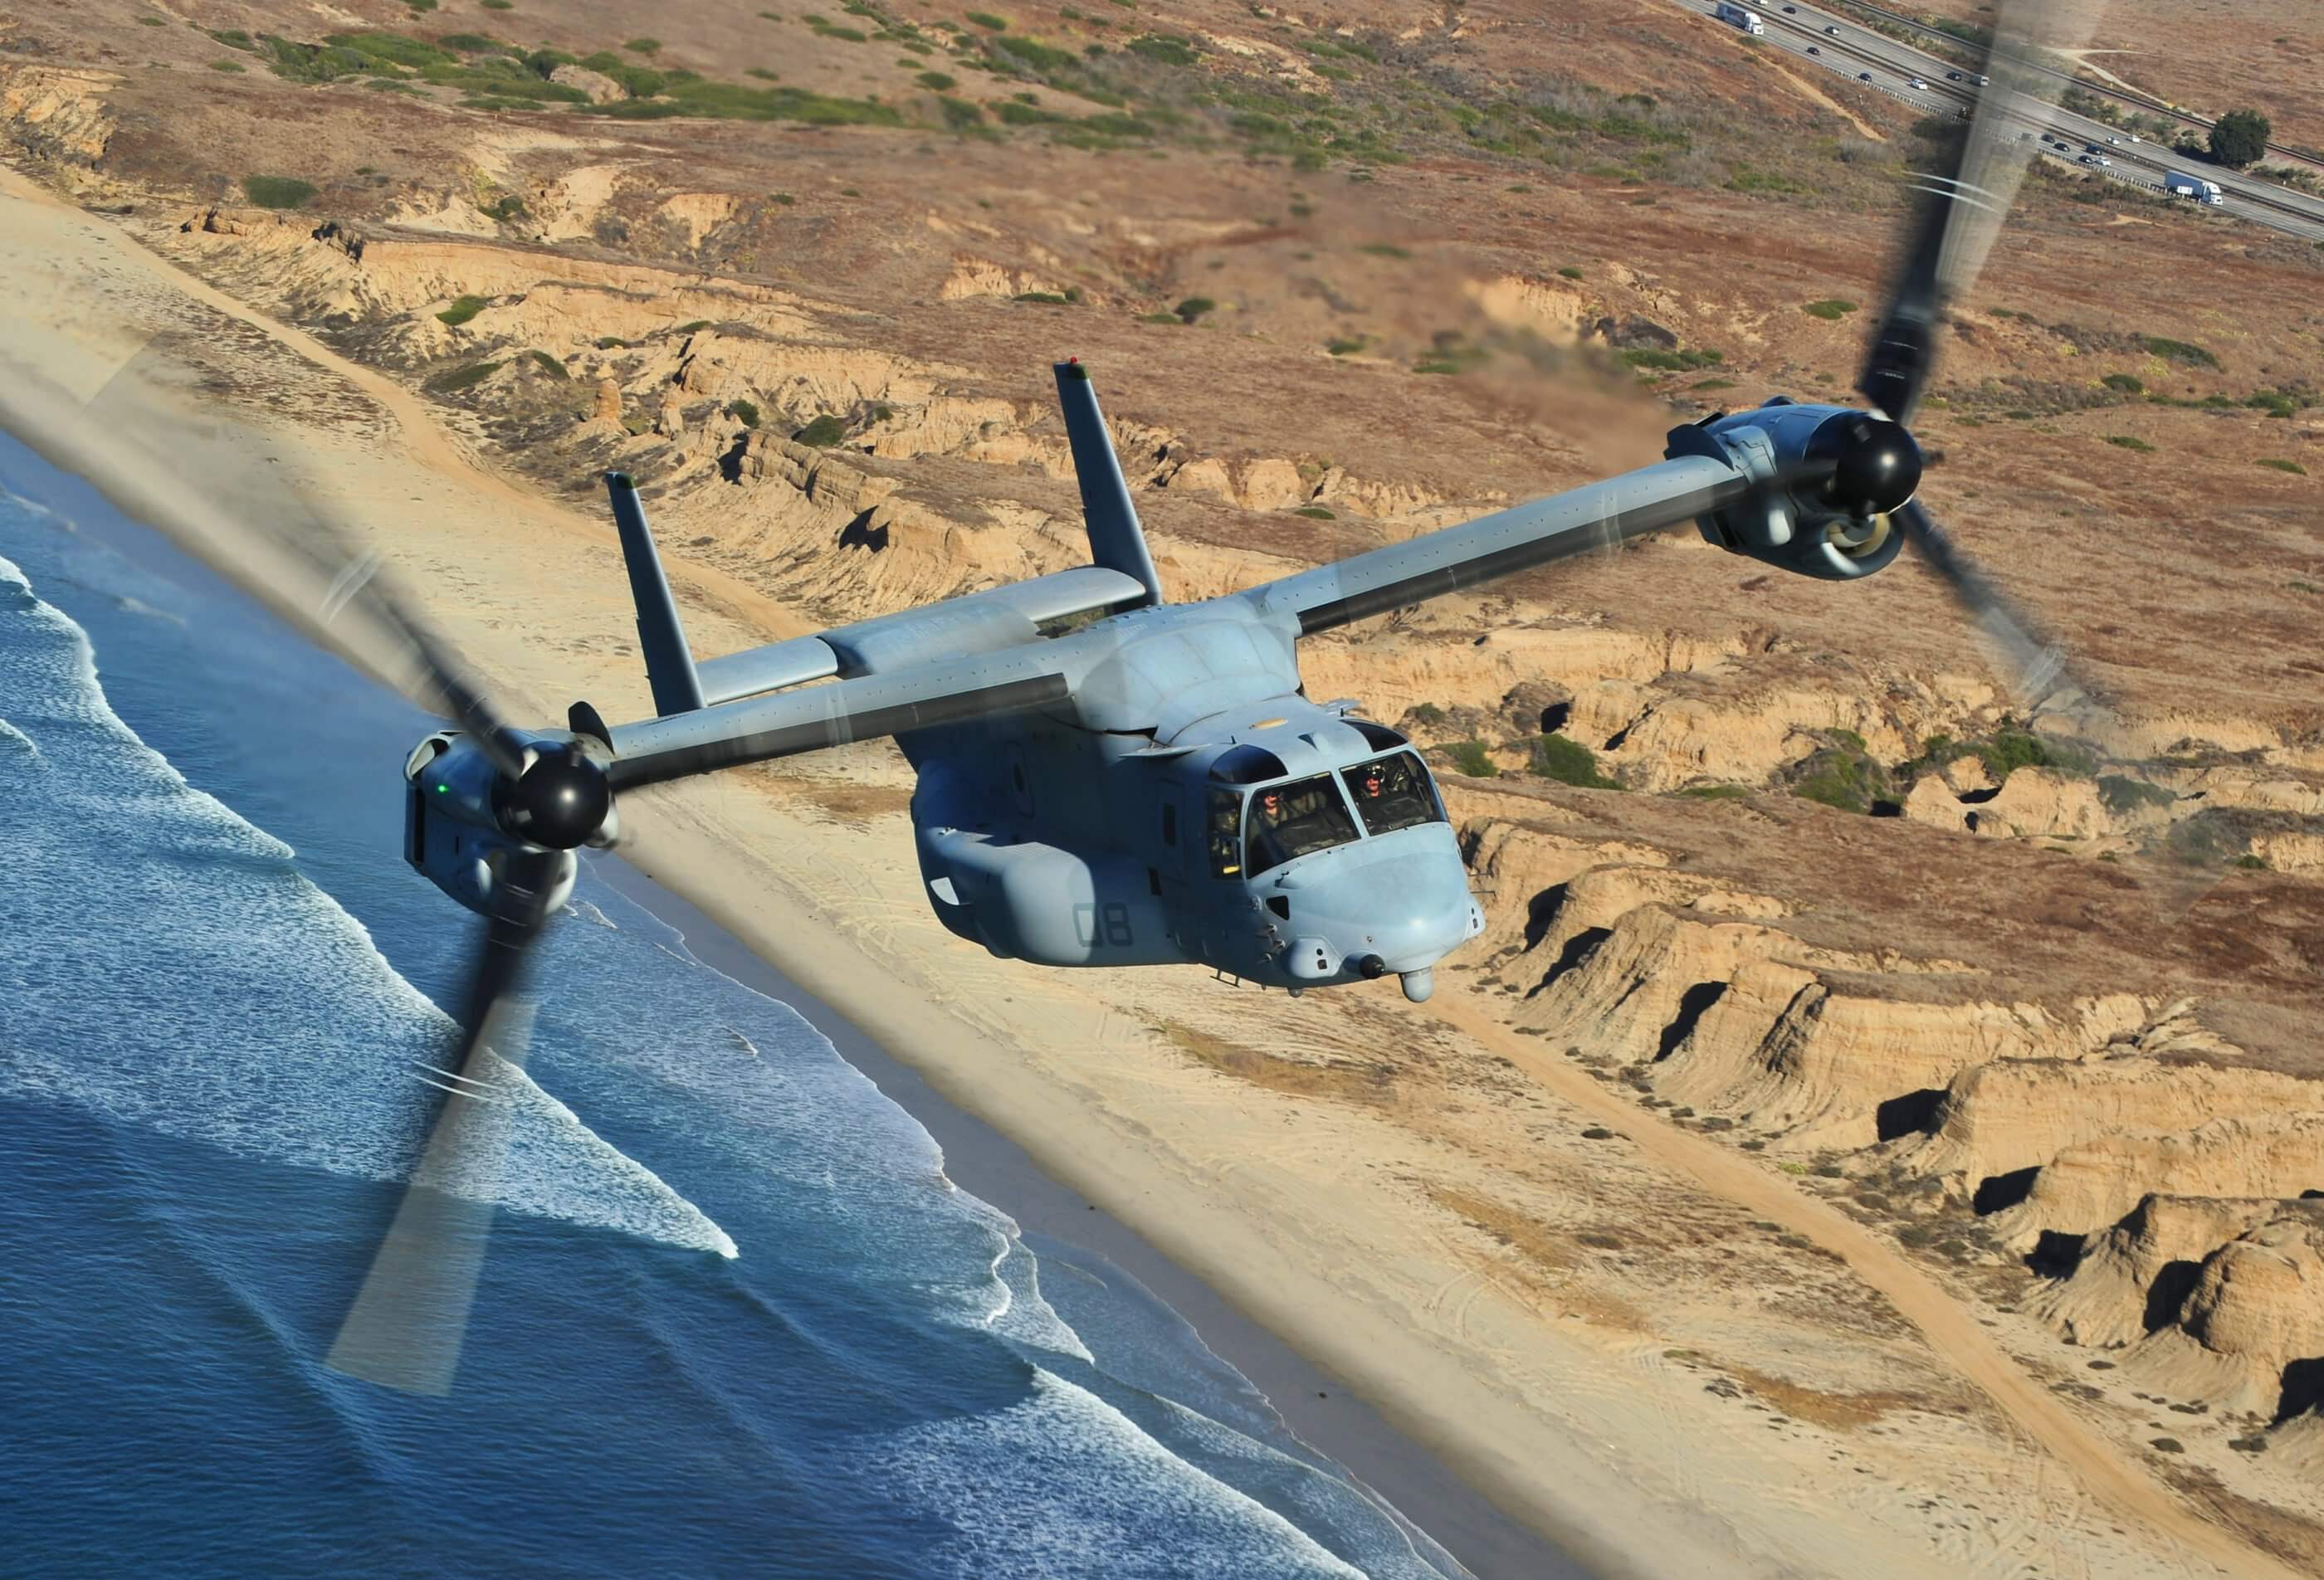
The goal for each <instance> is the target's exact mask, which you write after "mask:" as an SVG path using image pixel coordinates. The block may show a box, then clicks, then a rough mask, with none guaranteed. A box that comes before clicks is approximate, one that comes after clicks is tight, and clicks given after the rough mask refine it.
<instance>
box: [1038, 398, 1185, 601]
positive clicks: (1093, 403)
mask: <svg viewBox="0 0 2324 1580" xmlns="http://www.w3.org/2000/svg"><path fill="white" fill-rule="evenodd" d="M1056 375H1057V402H1058V404H1059V405H1061V406H1063V407H1064V408H1065V437H1066V439H1067V441H1068V442H1070V443H1071V444H1072V446H1073V447H1074V478H1075V479H1076V480H1078V481H1079V482H1080V483H1081V485H1082V520H1083V522H1084V525H1086V526H1087V527H1088V528H1089V540H1090V563H1091V564H1092V565H1103V566H1104V567H1105V568H1106V569H1107V570H1109V571H1120V573H1121V574H1123V575H1125V576H1129V577H1130V578H1131V579H1133V580H1135V581H1138V582H1140V583H1144V584H1145V587H1146V600H1147V602H1149V603H1159V602H1162V580H1161V578H1160V577H1158V576H1157V575H1156V574H1154V556H1152V555H1150V554H1148V552H1147V549H1146V533H1145V529H1144V528H1140V527H1139V525H1138V510H1137V508H1136V507H1135V506H1133V505H1132V504H1131V503H1130V485H1129V484H1128V483H1126V482H1123V481H1122V478H1121V462H1120V459H1119V458H1117V457H1116V456H1115V455H1114V453H1113V441H1112V440H1111V438H1109V437H1107V436H1106V431H1105V418H1104V416H1103V414H1102V413H1101V412H1100V411H1099V410H1098V409H1097V390H1096V387H1095V386H1093V384H1091V382H1090V376H1089V370H1088V369H1087V368H1085V367H1084V366H1082V364H1081V362H1080V360H1079V359H1078V358H1076V359H1074V360H1073V361H1070V362H1061V363H1057V364H1056Z"/></svg>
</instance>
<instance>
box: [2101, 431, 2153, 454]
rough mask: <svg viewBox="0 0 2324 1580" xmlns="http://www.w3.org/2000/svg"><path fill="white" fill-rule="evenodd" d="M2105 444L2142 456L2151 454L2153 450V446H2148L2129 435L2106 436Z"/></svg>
mask: <svg viewBox="0 0 2324 1580" xmlns="http://www.w3.org/2000/svg"><path fill="white" fill-rule="evenodd" d="M2107 444H2109V445H2114V446H2119V447H2120V448H2122V449H2125V450H2135V451H2137V452H2138V453H2139V454H2140V455H2149V454H2152V453H2153V449H2154V446H2152V445H2150V444H2148V443H2147V442H2146V441H2145V440H2144V439H2142V438H2139V437H2137V436H2135V435H2131V434H2108V435H2107Z"/></svg>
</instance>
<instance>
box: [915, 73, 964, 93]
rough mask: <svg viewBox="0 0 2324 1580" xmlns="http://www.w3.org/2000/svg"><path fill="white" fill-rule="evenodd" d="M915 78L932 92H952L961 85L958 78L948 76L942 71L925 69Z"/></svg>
mask: <svg viewBox="0 0 2324 1580" xmlns="http://www.w3.org/2000/svg"><path fill="white" fill-rule="evenodd" d="M915 80H917V81H918V83H919V85H920V86H921V87H925V88H927V90H928V91H929V92H930V93H950V92H951V91H952V90H953V89H954V88H955V87H959V86H960V79H959V78H956V77H948V76H946V75H945V73H943V72H941V71H923V72H921V73H920V74H919V76H918V78H916V79H915Z"/></svg>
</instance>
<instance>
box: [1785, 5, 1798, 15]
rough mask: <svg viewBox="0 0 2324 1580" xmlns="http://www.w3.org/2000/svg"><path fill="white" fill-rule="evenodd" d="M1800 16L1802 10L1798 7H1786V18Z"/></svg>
mask: <svg viewBox="0 0 2324 1580" xmlns="http://www.w3.org/2000/svg"><path fill="white" fill-rule="evenodd" d="M1798 14H1800V8H1799V7H1798V6H1796V5H1786V6H1784V15H1785V16H1797V15H1798Z"/></svg>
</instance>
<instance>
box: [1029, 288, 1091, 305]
mask: <svg viewBox="0 0 2324 1580" xmlns="http://www.w3.org/2000/svg"><path fill="white" fill-rule="evenodd" d="M1017 299H1018V300H1019V301H1020V302H1046V303H1047V304H1048V305H1049V306H1050V307H1053V308H1062V307H1064V306H1065V305H1066V304H1067V303H1069V302H1076V301H1079V300H1080V299H1081V292H1080V291H1078V290H1076V291H1074V292H1073V293H1072V294H1070V295H1067V294H1065V293H1064V292H1060V291H1054V290H1020V291H1019V292H1018V293H1017Z"/></svg>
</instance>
